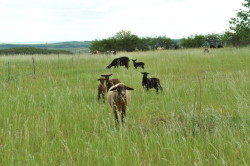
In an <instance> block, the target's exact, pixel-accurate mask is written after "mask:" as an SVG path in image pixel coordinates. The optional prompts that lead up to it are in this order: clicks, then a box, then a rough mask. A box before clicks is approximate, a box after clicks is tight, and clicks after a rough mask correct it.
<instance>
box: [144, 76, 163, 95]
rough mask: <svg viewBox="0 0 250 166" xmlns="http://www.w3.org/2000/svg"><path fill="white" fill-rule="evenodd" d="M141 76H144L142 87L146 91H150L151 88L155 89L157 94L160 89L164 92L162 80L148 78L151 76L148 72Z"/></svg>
mask: <svg viewBox="0 0 250 166" xmlns="http://www.w3.org/2000/svg"><path fill="white" fill-rule="evenodd" d="M141 74H143V77H142V86H143V88H144V89H146V90H147V91H148V90H149V89H150V88H155V90H156V93H157V94H158V91H159V89H161V91H162V90H163V89H162V87H161V84H160V80H159V79H158V78H147V76H148V74H149V73H147V72H141Z"/></svg>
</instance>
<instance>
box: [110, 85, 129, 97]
mask: <svg viewBox="0 0 250 166" xmlns="http://www.w3.org/2000/svg"><path fill="white" fill-rule="evenodd" d="M115 90H117V92H118V98H120V99H125V98H126V90H134V89H133V88H130V87H128V86H125V85H119V86H117V87H114V88H112V89H110V91H115Z"/></svg>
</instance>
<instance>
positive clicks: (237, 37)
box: [224, 0, 250, 45]
mask: <svg viewBox="0 0 250 166" xmlns="http://www.w3.org/2000/svg"><path fill="white" fill-rule="evenodd" d="M242 5H243V7H244V9H240V10H238V11H237V13H236V17H235V18H231V19H230V21H229V30H228V31H227V32H226V33H225V35H224V39H225V40H226V41H228V42H229V43H231V44H233V45H245V44H250V0H245V3H243V4H242Z"/></svg>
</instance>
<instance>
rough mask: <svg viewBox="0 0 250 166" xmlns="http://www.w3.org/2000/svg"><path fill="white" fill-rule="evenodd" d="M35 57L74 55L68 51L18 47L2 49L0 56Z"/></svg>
mask: <svg viewBox="0 0 250 166" xmlns="http://www.w3.org/2000/svg"><path fill="white" fill-rule="evenodd" d="M15 54H18V55H33V54H73V53H72V52H70V51H66V50H51V49H45V48H35V47H17V48H8V49H0V55H15Z"/></svg>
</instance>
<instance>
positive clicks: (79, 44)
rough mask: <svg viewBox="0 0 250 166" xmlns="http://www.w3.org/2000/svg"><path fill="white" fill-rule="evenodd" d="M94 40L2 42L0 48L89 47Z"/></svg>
mask: <svg viewBox="0 0 250 166" xmlns="http://www.w3.org/2000/svg"><path fill="white" fill-rule="evenodd" d="M91 42H92V41H67V42H47V43H46V42H41V43H38V42H34V43H33V42H25V43H20V44H18V43H17V44H14V43H13V44H11V43H10V44H8V43H0V49H6V48H16V47H35V48H58V49H65V48H89V46H90V44H91Z"/></svg>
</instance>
